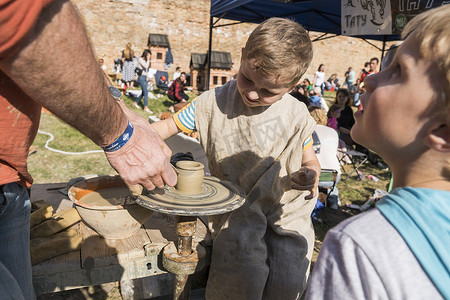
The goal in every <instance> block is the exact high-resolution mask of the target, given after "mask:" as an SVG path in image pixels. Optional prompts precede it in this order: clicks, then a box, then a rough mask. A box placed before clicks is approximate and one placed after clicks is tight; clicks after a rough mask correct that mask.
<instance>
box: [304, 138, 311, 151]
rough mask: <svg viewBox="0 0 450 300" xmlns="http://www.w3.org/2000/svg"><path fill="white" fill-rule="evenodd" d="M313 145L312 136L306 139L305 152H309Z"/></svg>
mask: <svg viewBox="0 0 450 300" xmlns="http://www.w3.org/2000/svg"><path fill="white" fill-rule="evenodd" d="M312 145H313V139H312V136H311V135H310V136H309V137H308V138H307V139H306V141H305V143H304V144H303V152H305V151H306V150H308V149H309V148H311V147H312Z"/></svg>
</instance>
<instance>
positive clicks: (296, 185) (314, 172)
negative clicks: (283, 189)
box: [291, 166, 320, 200]
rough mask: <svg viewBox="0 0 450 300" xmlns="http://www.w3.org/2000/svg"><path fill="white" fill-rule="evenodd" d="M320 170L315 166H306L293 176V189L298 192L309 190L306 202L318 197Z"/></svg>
mask: <svg viewBox="0 0 450 300" xmlns="http://www.w3.org/2000/svg"><path fill="white" fill-rule="evenodd" d="M319 175H320V169H317V168H316V167H315V166H304V167H302V168H300V170H299V171H298V172H296V173H295V174H294V175H293V176H292V182H293V184H292V186H291V187H292V188H293V189H296V190H301V191H306V190H309V191H310V194H309V195H308V196H306V197H305V199H306V200H310V199H313V198H314V197H316V196H317V187H318V186H319Z"/></svg>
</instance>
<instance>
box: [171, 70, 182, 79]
mask: <svg viewBox="0 0 450 300" xmlns="http://www.w3.org/2000/svg"><path fill="white" fill-rule="evenodd" d="M180 75H181V68H180V67H176V69H175V72H174V73H173V78H172V80H175V79H177V78H178V77H180Z"/></svg>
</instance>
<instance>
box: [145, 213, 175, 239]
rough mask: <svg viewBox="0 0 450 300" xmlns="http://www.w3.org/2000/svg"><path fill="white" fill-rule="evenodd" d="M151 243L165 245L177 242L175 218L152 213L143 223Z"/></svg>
mask: <svg viewBox="0 0 450 300" xmlns="http://www.w3.org/2000/svg"><path fill="white" fill-rule="evenodd" d="M144 228H145V230H146V231H147V234H148V236H149V237H150V241H151V243H156V244H167V243H168V242H169V241H174V242H175V241H177V239H178V237H177V232H176V216H173V215H168V214H161V213H158V212H154V213H153V214H152V216H151V217H150V218H149V219H148V220H147V221H146V222H145V223H144Z"/></svg>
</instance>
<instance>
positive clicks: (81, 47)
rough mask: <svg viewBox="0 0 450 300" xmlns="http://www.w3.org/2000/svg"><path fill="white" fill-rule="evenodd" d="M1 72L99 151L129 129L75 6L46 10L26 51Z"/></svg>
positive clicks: (2, 63)
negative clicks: (81, 134) (100, 147)
mask: <svg viewBox="0 0 450 300" xmlns="http://www.w3.org/2000/svg"><path fill="white" fill-rule="evenodd" d="M0 68H1V69H2V70H3V71H4V72H5V73H6V74H8V76H9V77H10V78H11V79H12V80H14V81H15V82H16V84H17V85H18V86H19V87H21V88H22V90H24V91H25V92H26V93H27V94H28V95H29V96H31V98H33V99H34V100H35V101H36V102H39V103H40V104H41V105H42V106H44V107H45V108H47V109H48V110H49V111H51V112H52V113H53V114H55V115H56V116H58V117H59V118H60V119H62V120H63V121H65V122H66V123H68V124H70V125H72V126H73V127H75V128H76V129H78V130H79V131H80V132H82V133H83V134H85V135H86V136H87V137H89V138H90V139H92V140H93V141H94V142H95V143H96V144H98V145H99V146H106V145H109V144H110V143H112V142H113V141H114V140H115V139H116V138H117V137H118V136H120V135H121V134H122V133H123V131H124V130H125V128H126V126H127V125H126V124H127V120H126V117H125V115H124V113H123V111H122V110H121V108H120V107H119V105H118V103H117V101H116V100H114V98H112V97H111V95H110V94H109V90H108V87H107V85H106V81H105V78H104V74H103V71H102V70H101V69H100V67H99V66H98V63H97V59H96V57H95V55H94V52H93V50H92V47H91V44H90V41H89V39H88V37H87V34H86V30H85V27H84V24H83V23H82V21H81V19H80V17H79V14H78V11H77V10H76V8H74V7H73V5H72V4H71V3H70V2H69V1H55V2H53V3H52V4H50V5H49V6H48V7H46V8H45V9H44V10H43V11H42V14H41V16H40V17H39V20H38V22H37V24H36V26H35V27H34V28H33V30H32V32H30V34H29V35H28V37H27V40H26V43H25V44H23V48H22V49H20V50H19V52H17V53H16V54H14V55H13V56H12V57H10V58H9V59H7V60H4V61H0Z"/></svg>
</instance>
